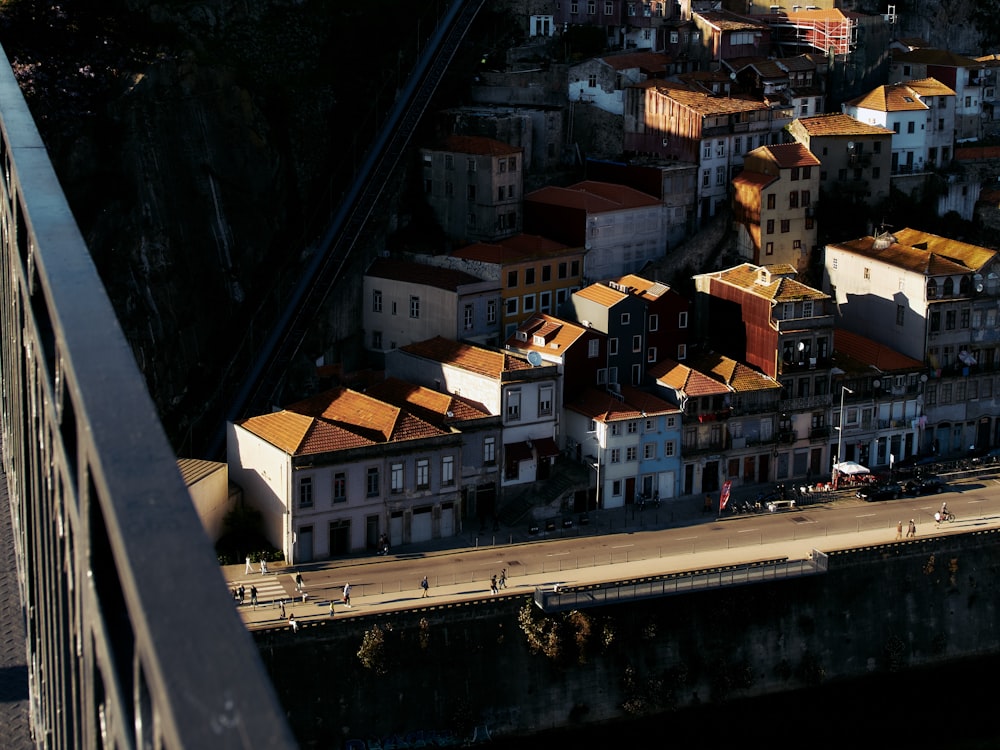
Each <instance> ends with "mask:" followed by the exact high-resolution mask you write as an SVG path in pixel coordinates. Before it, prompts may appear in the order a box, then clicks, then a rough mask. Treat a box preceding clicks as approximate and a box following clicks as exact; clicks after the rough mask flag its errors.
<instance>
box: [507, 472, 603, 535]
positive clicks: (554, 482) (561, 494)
mask: <svg viewBox="0 0 1000 750" xmlns="http://www.w3.org/2000/svg"><path fill="white" fill-rule="evenodd" d="M589 481H590V470H589V469H588V467H587V466H586V465H585V464H579V463H576V462H574V461H570V460H569V459H568V458H566V457H565V456H559V457H558V458H557V459H556V462H555V464H554V465H553V466H552V473H551V475H550V476H549V478H548V479H545V480H542V481H539V482H534V483H532V484H529V485H523V486H520V487H514V488H511V489H508V490H505V491H504V495H505V497H504V502H503V505H502V506H501V507H500V510H499V512H498V513H497V520H498V521H499V522H500V523H501V524H502V525H503V526H517V525H518V524H521V523H524V522H525V521H526V520H527V519H528V517H529V515H530V514H531V512H532V510H534V509H535V508H544V507H547V506H551V505H554V504H555V503H556V502H557V501H559V500H561V499H563V498H566V497H568V498H570V499H572V495H573V493H574V492H576V491H577V490H583V489H586V488H587V486H588V485H589ZM536 520H538V519H536Z"/></svg>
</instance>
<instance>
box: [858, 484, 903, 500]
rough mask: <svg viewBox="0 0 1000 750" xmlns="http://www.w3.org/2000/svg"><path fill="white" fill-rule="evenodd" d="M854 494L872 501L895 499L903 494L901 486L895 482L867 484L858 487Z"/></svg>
mask: <svg viewBox="0 0 1000 750" xmlns="http://www.w3.org/2000/svg"><path fill="white" fill-rule="evenodd" d="M855 494H856V495H857V496H858V497H859V498H861V499H862V500H864V501H865V502H868V503H872V502H876V501H878V500H896V499H897V498H898V497H899V496H900V495H902V494H903V488H902V487H900V486H899V485H898V484H897V483H896V482H886V483H885V484H869V485H866V486H864V487H859V488H858V491H857V493H855Z"/></svg>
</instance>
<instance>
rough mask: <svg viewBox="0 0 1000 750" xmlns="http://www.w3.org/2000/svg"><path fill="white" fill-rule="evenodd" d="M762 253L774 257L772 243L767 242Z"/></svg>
mask: <svg viewBox="0 0 1000 750" xmlns="http://www.w3.org/2000/svg"><path fill="white" fill-rule="evenodd" d="M764 253H765V254H766V255H774V243H773V242H768V243H767V244H766V245H764Z"/></svg>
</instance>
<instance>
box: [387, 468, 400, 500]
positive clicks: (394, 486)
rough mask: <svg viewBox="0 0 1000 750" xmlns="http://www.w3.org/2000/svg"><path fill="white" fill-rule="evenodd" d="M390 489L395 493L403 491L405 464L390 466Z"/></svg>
mask: <svg viewBox="0 0 1000 750" xmlns="http://www.w3.org/2000/svg"><path fill="white" fill-rule="evenodd" d="M389 490H390V491H391V492H392V493H393V494H397V493H399V492H402V491H403V464H393V465H392V467H391V468H390V470H389Z"/></svg>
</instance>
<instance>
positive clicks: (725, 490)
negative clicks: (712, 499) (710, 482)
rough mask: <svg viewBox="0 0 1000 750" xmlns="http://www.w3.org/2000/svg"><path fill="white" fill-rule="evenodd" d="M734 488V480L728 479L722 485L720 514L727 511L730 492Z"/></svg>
mask: <svg viewBox="0 0 1000 750" xmlns="http://www.w3.org/2000/svg"><path fill="white" fill-rule="evenodd" d="M732 486H733V480H732V479H727V480H726V481H725V482H723V483H722V492H720V493H719V513H721V512H722V511H724V510H725V509H726V503H728V502H729V490H730V488H731V487H732Z"/></svg>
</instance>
